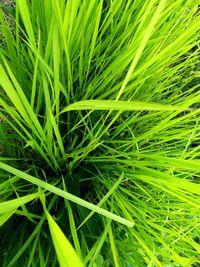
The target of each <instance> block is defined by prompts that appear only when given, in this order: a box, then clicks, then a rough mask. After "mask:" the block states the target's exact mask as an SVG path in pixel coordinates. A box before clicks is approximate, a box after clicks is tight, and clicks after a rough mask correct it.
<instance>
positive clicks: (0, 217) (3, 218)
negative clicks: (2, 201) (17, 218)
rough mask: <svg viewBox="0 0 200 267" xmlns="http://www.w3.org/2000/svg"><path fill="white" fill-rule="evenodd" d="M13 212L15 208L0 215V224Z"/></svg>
mask: <svg viewBox="0 0 200 267" xmlns="http://www.w3.org/2000/svg"><path fill="white" fill-rule="evenodd" d="M13 213H15V209H14V210H10V211H8V212H6V213H4V214H2V215H0V226H2V225H3V224H4V223H5V222H6V221H7V220H8V219H9V218H10V217H11V216H12V215H13Z"/></svg>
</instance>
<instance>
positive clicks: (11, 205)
mask: <svg viewBox="0 0 200 267" xmlns="http://www.w3.org/2000/svg"><path fill="white" fill-rule="evenodd" d="M37 197H38V193H34V194H30V195H27V196H24V197H19V198H16V199H12V200H8V201H4V202H0V214H3V213H6V212H10V211H13V210H15V209H17V208H18V207H20V206H22V205H24V204H26V203H28V202H30V201H32V200H34V199H36V198H37Z"/></svg>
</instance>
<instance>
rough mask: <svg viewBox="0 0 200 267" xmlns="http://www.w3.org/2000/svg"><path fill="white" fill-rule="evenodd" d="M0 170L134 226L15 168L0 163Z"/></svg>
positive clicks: (112, 218)
mask: <svg viewBox="0 0 200 267" xmlns="http://www.w3.org/2000/svg"><path fill="white" fill-rule="evenodd" d="M0 169H3V170H5V171H8V172H10V173H12V174H14V175H16V176H19V177H20V178H23V179H24V180H26V181H28V182H30V183H32V184H35V185H37V186H39V187H41V188H43V189H45V190H47V191H50V192H52V193H54V194H56V195H58V196H61V197H63V198H65V199H67V200H70V201H72V202H74V203H76V204H78V205H80V206H83V207H85V208H87V209H90V210H92V211H94V212H97V213H99V214H101V215H103V216H105V217H107V218H109V219H111V220H114V221H116V222H118V223H121V224H124V225H126V226H128V227H133V226H134V223H133V222H131V221H129V220H126V219H124V218H122V217H120V216H118V215H116V214H113V213H112V212H109V211H107V210H105V209H102V208H100V207H98V206H96V205H94V204H92V203H90V202H88V201H86V200H84V199H81V198H79V197H77V196H75V195H73V194H70V193H68V192H66V191H64V190H61V189H60V188H57V187H55V186H53V185H51V184H49V183H46V182H44V181H42V180H40V179H38V178H36V177H34V176H32V175H29V174H27V173H25V172H22V171H20V170H17V169H16V168H13V167H11V166H9V165H7V164H5V163H2V162H0Z"/></svg>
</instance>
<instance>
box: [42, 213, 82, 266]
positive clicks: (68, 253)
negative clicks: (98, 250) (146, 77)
mask: <svg viewBox="0 0 200 267" xmlns="http://www.w3.org/2000/svg"><path fill="white" fill-rule="evenodd" d="M45 213H46V216H47V220H48V224H49V229H50V232H51V237H52V239H53V243H54V247H55V250H56V254H57V256H58V261H59V263H60V266H61V267H71V266H76V267H83V266H84V265H83V263H82V262H81V260H80V258H79V256H78V255H77V254H76V252H75V250H74V248H73V247H72V245H71V244H70V242H69V241H68V239H67V238H66V236H65V235H64V234H63V232H62V230H61V229H60V227H59V226H58V225H57V223H56V222H55V221H54V219H53V217H52V216H51V215H50V214H49V212H48V211H47V210H45Z"/></svg>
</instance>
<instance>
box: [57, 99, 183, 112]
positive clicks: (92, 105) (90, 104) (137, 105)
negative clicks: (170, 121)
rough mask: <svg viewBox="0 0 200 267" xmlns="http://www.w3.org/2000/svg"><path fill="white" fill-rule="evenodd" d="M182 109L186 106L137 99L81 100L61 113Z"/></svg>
mask: <svg viewBox="0 0 200 267" xmlns="http://www.w3.org/2000/svg"><path fill="white" fill-rule="evenodd" d="M184 109H186V108H185V107H178V106H172V105H162V104H157V103H150V102H149V103H148V102H139V101H114V100H83V101H78V102H75V103H73V104H70V105H69V106H67V107H66V108H64V109H63V110H62V113H63V112H67V111H72V110H119V111H135V110H136V111H141V110H151V111H178V110H180V111H182V110H184Z"/></svg>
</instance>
